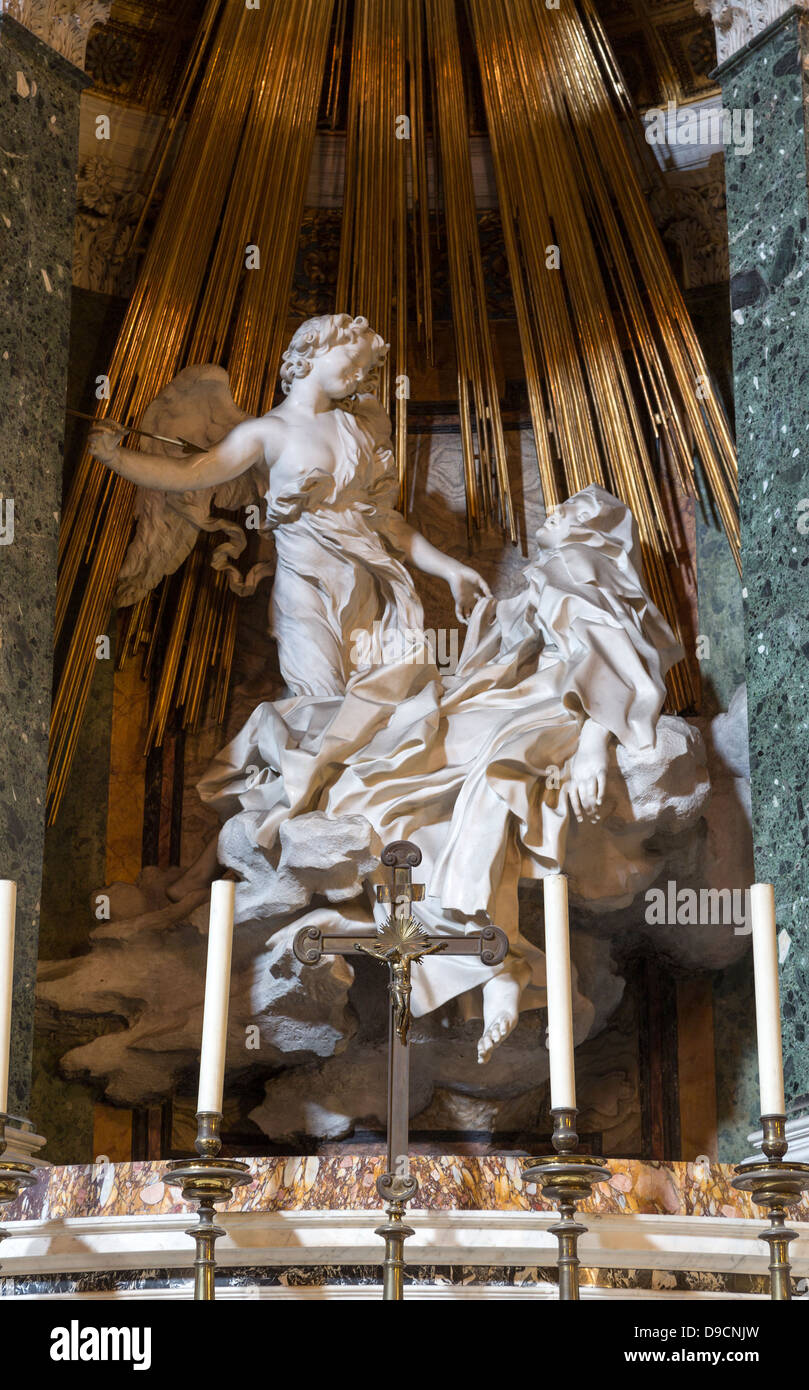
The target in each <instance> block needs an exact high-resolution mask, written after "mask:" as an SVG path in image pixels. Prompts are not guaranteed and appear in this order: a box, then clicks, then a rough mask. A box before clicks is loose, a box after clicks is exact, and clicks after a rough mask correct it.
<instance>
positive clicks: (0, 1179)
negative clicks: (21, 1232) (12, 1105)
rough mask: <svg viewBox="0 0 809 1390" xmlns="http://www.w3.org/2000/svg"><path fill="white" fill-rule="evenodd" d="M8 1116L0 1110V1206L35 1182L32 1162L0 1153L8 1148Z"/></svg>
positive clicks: (1, 1231) (2, 1232)
mask: <svg viewBox="0 0 809 1390" xmlns="http://www.w3.org/2000/svg"><path fill="white" fill-rule="evenodd" d="M8 1121H9V1116H8V1115H6V1114H5V1113H3V1112H2V1111H0V1206H3V1207H5V1206H8V1204H9V1203H10V1202H15V1201H16V1200H17V1198H18V1197H19V1195H20V1193H21V1192H22V1191H23V1190H24V1189H25V1188H26V1187H32V1186H33V1185H34V1183H35V1182H36V1170H35V1168H34V1165H33V1163H21V1162H20V1160H19V1159H4V1158H3V1157H2V1155H3V1154H4V1153H5V1151H6V1149H7V1148H8V1144H7V1142H6V1125H7V1124H8ZM8 1234H9V1233H8V1231H7V1230H6V1229H5V1227H3V1226H0V1240H5V1239H6V1238H7V1236H8Z"/></svg>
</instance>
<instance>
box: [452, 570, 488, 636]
mask: <svg viewBox="0 0 809 1390" xmlns="http://www.w3.org/2000/svg"><path fill="white" fill-rule="evenodd" d="M447 583H448V584H449V587H450V589H451V591H452V597H453V598H454V599H455V616H456V618H457V619H458V621H459V622H461V623H466V622H468V621H469V619H470V618H471V616H472V610H473V608H474V607H475V604H476V603H477V602H478V600H479V599H482V598H491V596H492V591H491V589H490V588H489V586H488V584H487V583H486V580H485V579H483V577H482V576H481V575H479V574H478V572H477V570H473V569H470V568H469V566H468V565H453V567H452V569H451V570H450V572H449V574H448V575H447Z"/></svg>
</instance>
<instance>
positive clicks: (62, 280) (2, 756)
mask: <svg viewBox="0 0 809 1390" xmlns="http://www.w3.org/2000/svg"><path fill="white" fill-rule="evenodd" d="M85 82H86V79H85V77H84V74H83V73H81V72H80V71H79V70H78V69H77V68H74V67H73V66H72V65H71V64H70V63H68V62H66V61H65V59H64V58H61V57H59V56H58V55H57V54H56V53H54V52H53V50H52V49H50V48H48V47H47V45H45V44H43V43H42V42H41V41H40V40H39V39H37V38H36V37H35V36H34V35H33V34H31V33H29V31H28V30H27V29H25V28H24V27H23V26H22V25H20V24H18V23H16V21H15V20H13V19H11V18H10V17H9V16H8V15H0V128H2V147H3V148H2V159H0V200H1V202H0V215H1V216H2V221H1V222H0V237H1V238H2V275H1V276H0V313H1V314H2V315H3V320H4V323H3V327H4V332H3V335H2V336H3V342H2V345H0V417H1V418H2V421H3V428H2V431H0V495H2V497H3V499H4V505H7V503H8V501H9V500H10V499H13V501H14V535H13V540H12V541H11V543H10V544H5V543H4V544H2V545H0V876H2V877H4V878H13V879H16V880H17V883H18V893H19V898H18V914H17V944H16V965H15V989H14V1001H15V1002H14V1018H13V1024H12V1072H11V1089H10V1094H9V1108H10V1109H11V1110H12V1111H16V1112H18V1113H25V1111H26V1110H27V1107H28V1098H29V1084H30V1067H31V1036H32V1027H33V1003H34V985H35V978H36V962H37V942H38V931H39V899H40V880H41V867H42V853H43V837H44V826H45V782H46V771H47V754H48V722H49V712H50V698H51V671H52V642H53V602H54V593H55V583H56V544H57V533H58V524H59V508H60V505H61V490H62V442H63V432H64V407H65V385H66V380H67V355H68V325H69V314H70V285H71V264H72V247H73V219H74V206H75V170H76V160H77V145H78V115H79V97H80V93H81V89H82V87H83V86H84V85H85ZM7 538H8V537H7V536H6V537H4V538H3V539H7Z"/></svg>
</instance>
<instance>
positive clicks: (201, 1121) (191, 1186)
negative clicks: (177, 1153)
mask: <svg viewBox="0 0 809 1390" xmlns="http://www.w3.org/2000/svg"><path fill="white" fill-rule="evenodd" d="M221 1123H222V1116H221V1114H220V1113H219V1112H218V1111H213V1110H208V1111H198V1112H197V1137H196V1140H195V1141H194V1148H195V1149H196V1151H197V1153H198V1155H199V1157H198V1158H179V1159H174V1160H173V1162H171V1163H169V1164H168V1165H167V1167H166V1176H165V1177H164V1179H163V1182H164V1183H166V1185H167V1186H172V1187H180V1188H182V1193H183V1197H184V1198H185V1200H186V1201H187V1202H197V1203H198V1211H197V1215H198V1218H199V1220H198V1224H197V1225H196V1226H193V1227H192V1228H191V1230H190V1231H187V1232H186V1234H187V1235H189V1236H193V1238H194V1241H195V1244H196V1258H195V1260H194V1300H195V1301H197V1300H203V1301H209V1300H213V1299H214V1298H215V1297H216V1294H215V1286H214V1276H215V1273H216V1260H215V1249H214V1247H215V1245H216V1241H217V1239H218V1237H219V1236H223V1235H224V1234H225V1232H224V1231H223V1230H222V1228H221V1226H217V1225H216V1224H215V1222H214V1217H215V1216H216V1210H215V1208H216V1203H217V1202H229V1201H230V1199H231V1197H232V1196H233V1189H234V1187H241V1186H242V1184H244V1183H247V1182H250V1170H249V1168H248V1166H247V1164H246V1163H238V1162H236V1160H235V1159H232V1158H220V1157H219V1151H220V1149H221V1148H222V1140H221V1139H220V1137H219V1129H220V1126H221Z"/></svg>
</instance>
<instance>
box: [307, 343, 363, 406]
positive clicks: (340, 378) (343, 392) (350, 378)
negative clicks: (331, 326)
mask: <svg viewBox="0 0 809 1390" xmlns="http://www.w3.org/2000/svg"><path fill="white" fill-rule="evenodd" d="M372 356H373V354H372V350H371V342H370V339H369V338H368V337H361V338H358V339H357V341H356V342H353V343H338V345H337V346H336V347H333V348H329V351H328V352H324V353H323V355H322V356H321V357H316V358H315V359H314V361H313V363H312V373H313V375H315V376H316V378H317V380H318V382H319V383H320V385H321V386H322V388H323V390H324V391H325V392H326V394H327V395H329V396H331V398H332V400H336V401H339V400H344V399H345V397H346V396H350V395H352V394H353V393H354V392H355V391H356V389H357V387H358V386H359V384H360V382H361V381H362V379H363V377H364V376H365V375H366V373H367V371H368V369H369V368H370V366H371V361H372Z"/></svg>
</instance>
